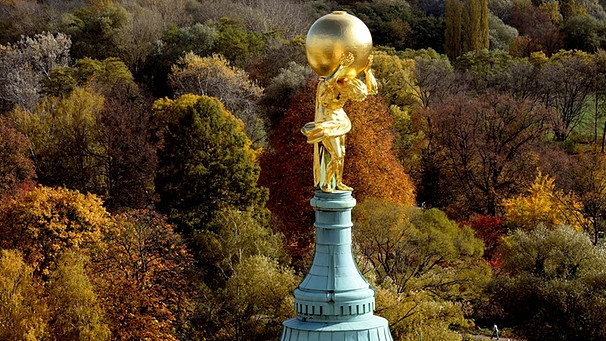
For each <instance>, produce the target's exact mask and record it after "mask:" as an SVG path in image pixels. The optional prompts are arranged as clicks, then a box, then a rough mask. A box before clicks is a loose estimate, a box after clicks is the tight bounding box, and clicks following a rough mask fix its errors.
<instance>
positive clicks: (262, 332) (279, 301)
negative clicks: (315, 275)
mask: <svg viewBox="0 0 606 341" xmlns="http://www.w3.org/2000/svg"><path fill="white" fill-rule="evenodd" d="M299 281H300V279H299V278H298V277H297V276H296V275H295V274H294V271H293V270H292V269H289V268H287V267H285V266H284V265H280V264H279V263H278V262H277V261H275V260H273V259H272V258H269V257H266V256H252V257H249V258H246V259H244V260H243V261H242V262H241V263H240V264H238V266H237V267H236V268H235V272H234V274H233V276H232V277H231V278H230V279H229V281H227V283H226V286H225V289H224V291H223V293H222V295H221V296H220V297H224V299H225V303H224V306H223V310H224V312H225V313H227V314H226V316H225V317H226V321H224V324H223V328H221V330H220V331H219V332H218V333H217V334H215V337H214V338H213V339H212V340H217V341H218V340H225V341H227V340H241V341H244V340H271V339H276V338H278V337H279V336H280V332H281V330H282V322H283V321H285V320H287V319H289V318H292V317H293V316H294V315H295V314H294V300H293V297H292V291H293V290H294V289H295V287H296V285H297V284H298V283H299Z"/></svg>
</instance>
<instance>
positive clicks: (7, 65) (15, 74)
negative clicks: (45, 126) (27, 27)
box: [0, 33, 72, 110]
mask: <svg viewBox="0 0 606 341" xmlns="http://www.w3.org/2000/svg"><path fill="white" fill-rule="evenodd" d="M71 45H72V42H71V40H70V38H69V36H67V35H65V34H62V33H58V34H57V35H53V34H51V33H41V34H37V35H35V36H33V37H23V38H22V39H21V40H19V41H18V42H17V43H15V44H8V45H6V46H2V45H0V99H2V100H4V101H7V102H9V103H11V104H17V105H19V106H21V107H23V108H25V109H27V110H33V109H34V107H35V106H36V105H37V104H38V102H39V101H40V100H41V99H42V98H43V96H42V94H41V83H40V82H41V81H42V80H44V79H45V78H46V77H48V76H49V74H50V72H51V71H52V70H53V69H54V68H56V67H61V66H67V65H68V63H69V61H70V48H71Z"/></svg>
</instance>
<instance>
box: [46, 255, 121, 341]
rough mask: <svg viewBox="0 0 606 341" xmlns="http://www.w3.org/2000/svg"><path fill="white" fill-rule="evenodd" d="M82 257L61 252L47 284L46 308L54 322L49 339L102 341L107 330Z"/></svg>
mask: <svg viewBox="0 0 606 341" xmlns="http://www.w3.org/2000/svg"><path fill="white" fill-rule="evenodd" d="M85 265H86V259H85V257H84V256H83V255H82V254H81V253H78V252H75V251H71V250H68V251H65V252H64V253H63V254H62V255H61V256H60V258H59V259H58V261H57V267H56V269H54V270H53V271H52V272H51V274H50V276H49V277H50V278H49V280H48V292H49V295H50V301H51V303H50V305H51V307H52V308H51V309H52V310H51V311H52V314H53V315H54V316H55V318H54V319H53V320H52V322H51V323H50V327H51V328H52V333H53V336H54V337H55V338H57V339H60V340H74V341H76V340H78V341H79V340H87V341H106V340H109V339H110V336H111V334H110V329H109V326H108V325H107V323H106V322H105V321H104V311H103V309H102V308H101V305H100V301H99V299H98V296H97V294H96V293H95V288H94V286H93V284H92V283H91V281H90V279H89V278H88V275H87V273H86V269H85Z"/></svg>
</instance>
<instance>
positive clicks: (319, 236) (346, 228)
mask: <svg viewBox="0 0 606 341" xmlns="http://www.w3.org/2000/svg"><path fill="white" fill-rule="evenodd" d="M311 205H312V206H313V207H314V209H315V212H316V213H315V214H316V221H315V223H314V226H315V227H316V247H315V253H314V259H313V263H312V265H311V268H310V269H309V272H308V274H307V275H306V276H305V278H304V279H303V281H302V282H301V284H299V286H298V287H297V288H296V289H295V291H294V296H295V310H296V312H297V317H295V318H292V319H290V320H288V321H285V322H284V323H283V326H284V328H283V330H282V336H281V337H280V340H281V341H304V340H316V341H324V340H326V341H329V340H330V341H334V340H357V341H365V340H369V341H370V340H373V341H391V340H392V337H391V334H390V332H389V326H388V323H387V320H385V319H384V318H382V317H378V316H374V315H373V311H374V309H375V291H374V289H373V288H372V287H371V286H370V285H369V284H368V282H367V281H366V279H365V278H364V276H362V274H361V273H360V271H359V270H358V267H357V265H356V263H355V259H354V257H353V253H352V247H351V227H352V222H351V209H352V208H353V207H354V206H355V205H356V200H355V199H354V198H353V197H352V196H351V192H350V191H335V192H333V193H325V192H322V191H316V193H315V196H314V198H313V199H311Z"/></svg>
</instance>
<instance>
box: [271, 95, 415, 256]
mask: <svg viewBox="0 0 606 341" xmlns="http://www.w3.org/2000/svg"><path fill="white" fill-rule="evenodd" d="M314 94H315V88H314V85H313V83H309V84H308V85H307V87H306V89H305V90H304V91H303V92H301V93H300V94H299V95H298V96H296V97H295V98H294V99H293V101H292V103H291V105H290V107H289V109H288V111H287V112H286V114H285V116H284V118H283V119H282V121H281V122H280V123H279V124H277V125H276V127H275V131H274V133H273V135H272V137H271V139H270V145H271V147H272V148H271V150H269V151H268V152H266V153H264V154H263V156H262V159H261V169H262V172H261V178H260V183H261V184H262V185H264V186H266V187H268V188H269V189H270V193H271V195H270V198H269V202H268V205H267V206H268V208H269V209H270V211H271V212H272V219H273V220H274V222H273V223H272V225H273V226H274V229H275V230H277V231H279V232H281V233H283V234H284V235H285V238H286V245H287V247H288V250H289V252H290V253H291V255H293V256H295V257H300V256H302V255H304V254H305V252H308V251H309V247H310V246H311V243H312V241H313V234H312V231H313V230H312V226H313V220H312V219H313V211H312V209H311V207H310V205H309V198H311V196H313V181H312V180H313V179H312V178H311V177H312V171H311V168H312V163H313V162H312V161H313V160H312V158H313V153H312V150H311V149H310V148H311V146H309V145H308V144H307V143H305V139H304V138H303V136H302V135H301V132H300V129H301V127H303V125H305V124H306V123H307V122H309V121H310V120H312V119H313V113H314V108H315V104H314V100H315V98H314ZM344 110H345V112H347V114H348V116H349V117H350V119H351V120H352V130H351V132H350V133H348V135H347V139H348V144H347V153H348V154H347V156H346V158H345V160H346V161H345V172H344V178H345V181H349V184H350V185H353V187H354V196H355V197H356V198H357V200H359V201H363V200H365V199H366V198H370V197H379V198H389V199H391V200H394V201H397V202H400V203H404V204H412V203H413V202H414V200H415V198H414V188H413V186H412V184H411V181H410V179H409V177H408V175H407V174H406V173H405V172H404V170H403V168H402V166H401V165H400V164H398V162H397V159H396V157H395V155H394V154H393V152H392V151H391V148H392V143H393V135H392V134H391V133H390V132H389V127H390V126H391V124H392V120H391V115H390V114H389V112H388V111H387V109H386V108H385V106H384V104H383V103H382V101H381V99H380V98H378V97H374V96H371V97H368V98H367V99H366V101H364V102H361V103H355V104H351V103H348V104H346V106H345V108H344ZM299 137H301V138H300V139H299ZM306 179H309V181H306Z"/></svg>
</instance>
